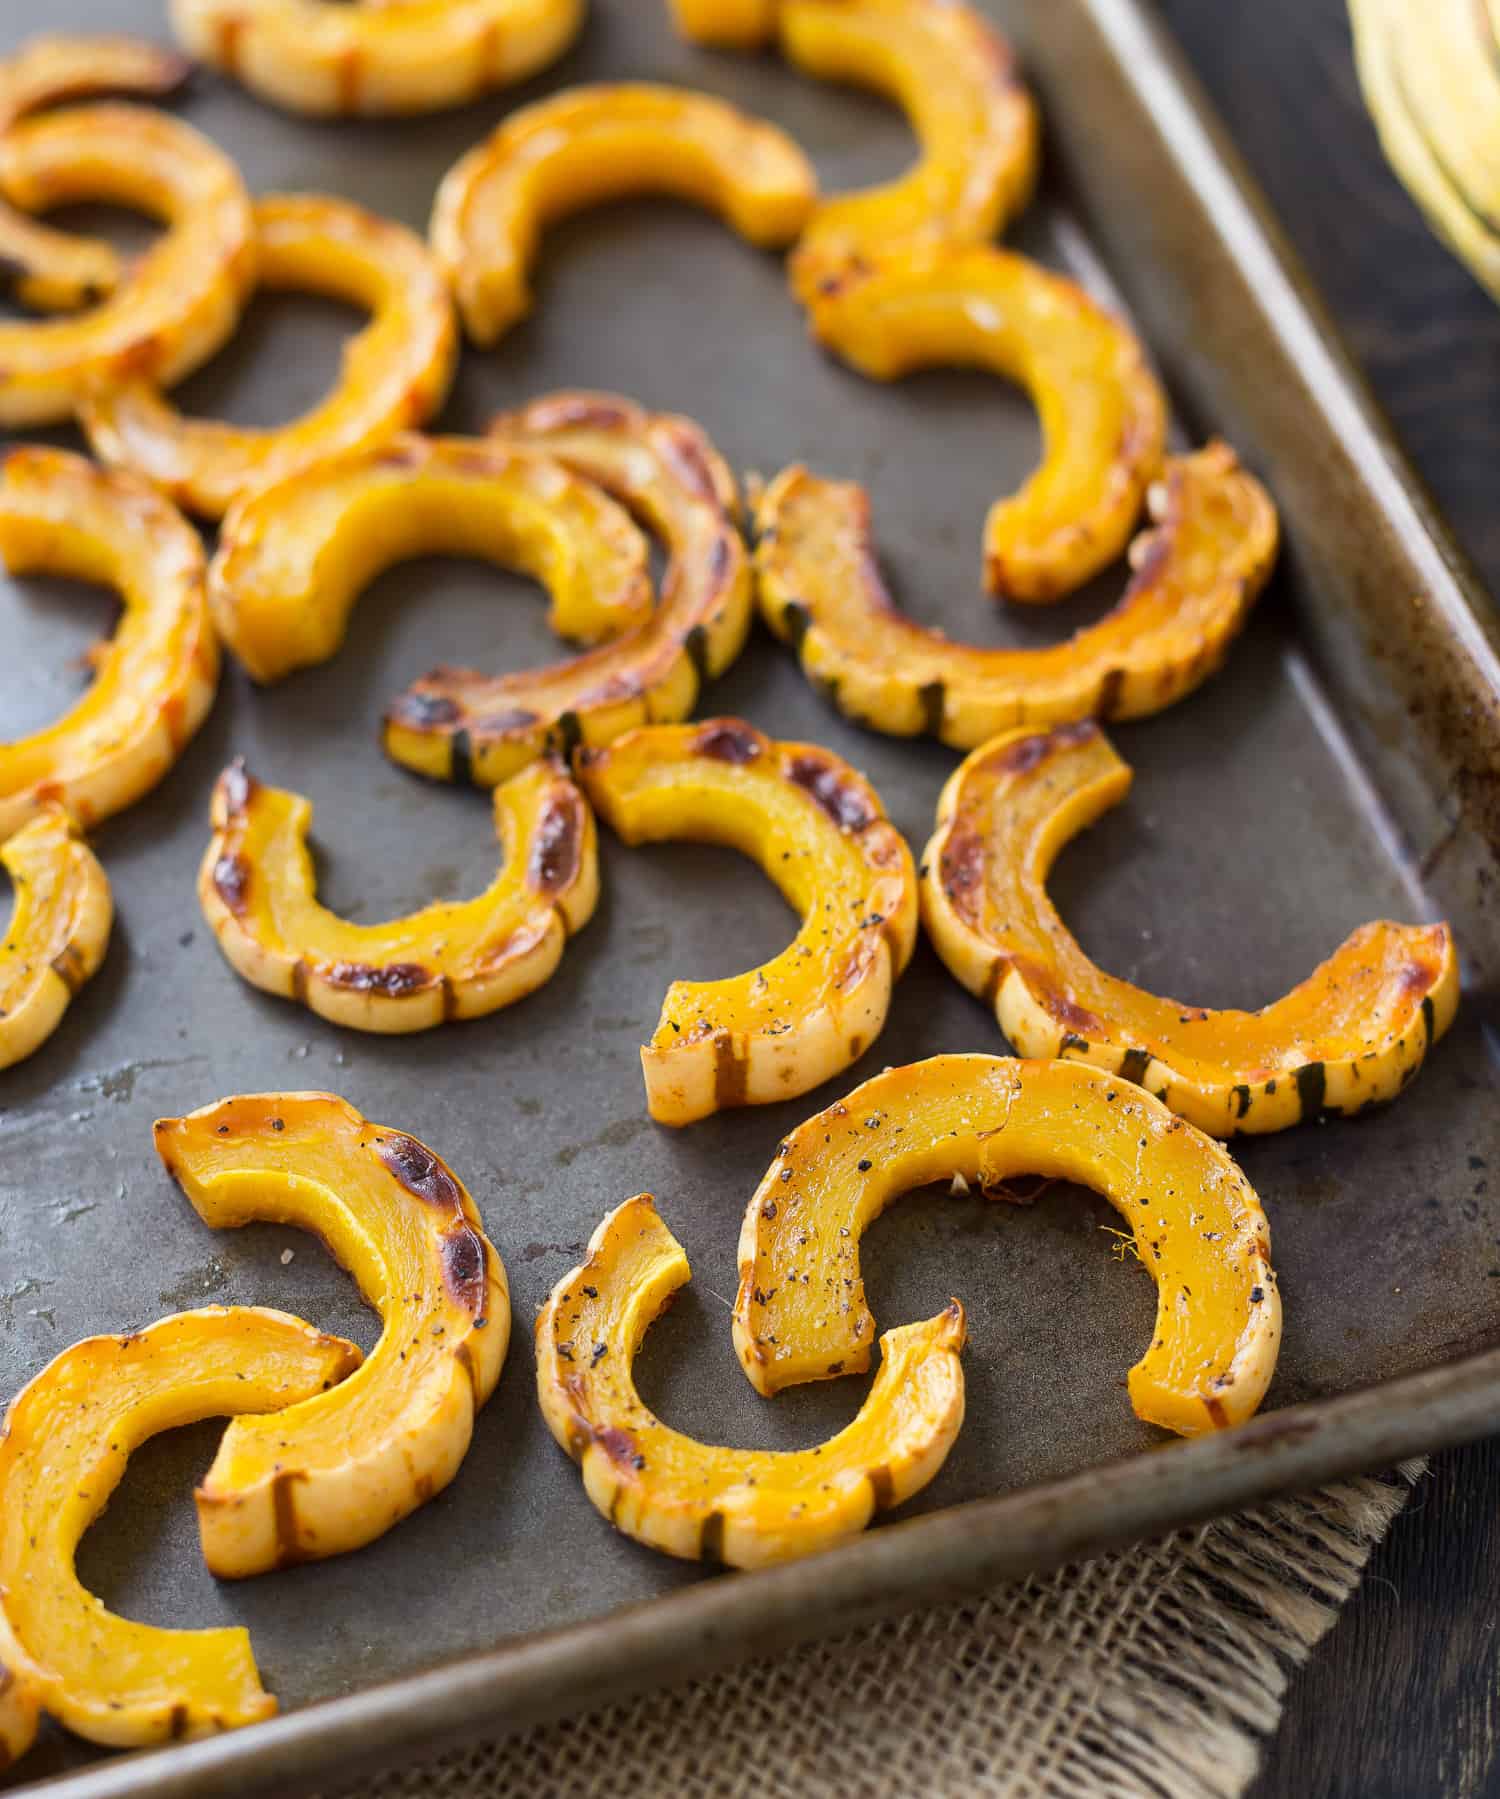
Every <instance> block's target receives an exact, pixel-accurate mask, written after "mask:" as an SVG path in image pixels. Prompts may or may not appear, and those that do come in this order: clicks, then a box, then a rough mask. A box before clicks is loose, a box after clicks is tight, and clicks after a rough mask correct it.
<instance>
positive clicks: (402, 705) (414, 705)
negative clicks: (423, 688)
mask: <svg viewBox="0 0 1500 1799" xmlns="http://www.w3.org/2000/svg"><path fill="white" fill-rule="evenodd" d="M385 716H386V722H387V723H388V724H393V725H405V726H406V727H407V728H408V729H409V730H412V731H436V730H442V729H444V728H445V727H447V726H449V725H455V724H457V723H458V721H459V719H460V718H462V717H463V711H462V708H461V707H460V706H459V704H458V702H457V700H452V699H449V697H448V695H447V694H445V693H414V692H408V693H403V694H398V695H397V697H396V698H395V699H394V700H392V701H391V703H390V705H389V706H388V707H387V708H386V713H385Z"/></svg>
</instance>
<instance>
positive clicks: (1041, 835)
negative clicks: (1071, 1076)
mask: <svg viewBox="0 0 1500 1799" xmlns="http://www.w3.org/2000/svg"><path fill="white" fill-rule="evenodd" d="M1130 779H1131V774H1130V769H1129V768H1128V766H1127V765H1126V764H1125V763H1124V762H1122V761H1121V760H1120V758H1119V757H1118V756H1117V755H1116V754H1115V752H1114V750H1113V749H1112V748H1111V747H1110V744H1109V742H1108V740H1107V739H1106V738H1105V736H1104V734H1103V732H1102V731H1100V729H1099V727H1098V726H1097V725H1095V724H1089V723H1085V724H1076V725H1069V726H1065V727H1062V728H1060V729H1058V730H1055V731H1052V732H1050V733H1046V734H1037V733H1033V732H1027V731H1024V730H1023V731H1014V732H1010V733H1008V734H1006V735H1004V736H1001V737H997V738H996V739H995V740H994V742H993V743H989V744H986V745H985V746H984V748H983V749H979V750H976V751H975V752H974V754H973V755H971V756H970V757H969V758H968V760H967V761H965V762H964V763H963V764H962V765H961V766H960V767H959V768H958V769H957V770H956V771H955V773H954V774H953V776H952V778H951V779H950V780H949V782H948V784H947V786H946V787H945V788H944V789H943V793H942V797H941V798H940V800H939V802H938V827H937V831H936V834H935V835H934V836H933V838H932V841H931V842H930V843H929V844H928V846H927V849H926V852H925V854H924V856H923V861H922V870H923V872H922V918H923V922H924V923H925V925H926V927H927V934H928V936H929V937H930V938H931V939H932V942H933V946H934V948H935V949H936V950H937V952H938V954H939V955H940V956H941V957H942V959H943V961H944V962H945V963H947V965H948V967H949V969H950V970H951V971H952V973H953V974H954V975H955V976H957V978H958V979H959V980H960V981H961V982H962V983H963V985H964V986H965V987H967V988H968V989H969V991H970V992H971V993H976V994H979V995H980V996H981V997H983V999H984V1000H985V1001H986V1003H987V1004H989V1005H992V1006H993V1007H994V1008H995V1016H996V1017H997V1019H998V1020H999V1023H1000V1028H1001V1030H1002V1031H1003V1032H1004V1033H1005V1035H1006V1037H1007V1038H1008V1039H1009V1040H1010V1042H1011V1043H1013V1044H1014V1045H1015V1046H1016V1048H1017V1049H1019V1050H1020V1051H1021V1052H1022V1053H1023V1054H1024V1055H1030V1056H1053V1055H1060V1056H1067V1057H1077V1058H1079V1059H1080V1060H1082V1061H1086V1062H1091V1063H1094V1064H1095V1065H1097V1066H1098V1067H1101V1068H1104V1069H1107V1070H1108V1071H1109V1072H1110V1073H1111V1074H1114V1075H1118V1076H1120V1077H1121V1078H1122V1079H1125V1080H1128V1081H1136V1082H1138V1083H1139V1084H1140V1085H1141V1086H1143V1087H1146V1088H1148V1089H1149V1090H1150V1091H1151V1092H1152V1093H1153V1094H1155V1095H1156V1096H1157V1098H1159V1099H1161V1100H1164V1101H1165V1102H1166V1104H1167V1105H1168V1106H1169V1107H1170V1108H1171V1109H1172V1111H1174V1112H1176V1113H1179V1114H1180V1115H1181V1116H1182V1117H1184V1118H1187V1119H1190V1120H1191V1121H1192V1122H1193V1123H1194V1124H1195V1125H1197V1126H1198V1127H1199V1128H1200V1129H1202V1130H1205V1131H1208V1132H1210V1133H1211V1134H1212V1135H1214V1136H1216V1137H1231V1136H1234V1135H1235V1134H1236V1133H1237V1132H1241V1131H1247V1132H1248V1131H1279V1130H1283V1129H1285V1128H1286V1126H1288V1125H1293V1124H1296V1123H1298V1122H1299V1121H1300V1120H1302V1119H1304V1118H1315V1117H1317V1115H1318V1114H1319V1113H1321V1112H1358V1111H1361V1110H1362V1109H1363V1108H1364V1107H1365V1106H1367V1105H1370V1104H1373V1103H1375V1102H1377V1101H1381V1100H1388V1099H1394V1098H1395V1096H1396V1095H1397V1094H1398V1093H1399V1092H1400V1091H1401V1090H1402V1088H1403V1087H1405V1085H1406V1083H1407V1082H1408V1081H1409V1080H1410V1079H1411V1078H1412V1076H1413V1075H1414V1074H1415V1073H1416V1072H1417V1069H1418V1068H1419V1067H1420V1066H1421V1064H1422V1061H1423V1058H1424V1057H1425V1056H1426V1054H1427V1050H1428V1048H1429V1047H1430V1045H1431V1044H1432V1043H1433V1042H1434V1041H1435V1040H1436V1039H1437V1038H1438V1037H1440V1036H1441V1035H1442V1033H1443V1032H1444V1031H1446V1030H1447V1028H1448V1026H1449V1025H1450V1024H1451V1023H1452V1021H1453V1015H1454V1012H1455V1011H1456V1010H1457V1007H1458V987H1459V979H1458V958H1457V955H1456V953H1455V951H1454V947H1453V938H1452V935H1451V933H1450V931H1449V929H1448V927H1447V925H1443V924H1438V925H1398V924H1391V923H1389V922H1386V921H1383V920H1382V921H1381V922H1379V923H1376V924H1367V925H1363V926H1361V927H1360V929H1359V930H1357V931H1355V932H1354V933H1353V934H1352V935H1351V936H1350V937H1349V938H1347V939H1346V940H1345V942H1344V943H1343V944H1342V945H1341V946H1340V947H1339V948H1338V949H1337V950H1335V951H1334V953H1333V955H1332V956H1330V957H1329V959H1328V960H1327V961H1326V962H1324V963H1323V965H1322V966H1321V967H1320V968H1318V969H1316V970H1315V971H1314V972H1313V973H1312V974H1311V975H1309V976H1308V978H1307V979H1306V980H1305V981H1303V982H1302V983H1301V985H1300V986H1297V987H1294V988H1293V989H1292V991H1291V992H1290V993H1288V994H1287V995H1286V996H1285V997H1284V998H1282V999H1279V1000H1276V1001H1275V1002H1274V1003H1273V1004H1271V1005H1267V1006H1263V1007H1262V1008H1261V1009H1260V1010H1259V1011H1257V1012H1238V1011H1224V1012H1214V1011H1209V1010H1207V1009H1206V1008H1204V1007H1201V1006H1189V1005H1183V1004H1182V1003H1181V1002H1180V1001H1178V1000H1174V999H1162V998H1158V997H1157V996H1156V995H1154V994H1150V993H1143V992H1142V991H1141V990H1140V988H1138V987H1132V986H1131V985H1130V984H1129V982H1127V981H1122V980H1117V979H1116V978H1115V977H1114V976H1113V975H1109V974H1105V973H1104V972H1103V970H1101V969H1099V968H1096V967H1095V966H1094V964H1093V963H1092V962H1091V961H1090V960H1089V959H1088V957H1087V956H1086V955H1085V954H1084V953H1083V951H1082V949H1081V948H1080V947H1079V945H1078V943H1077V942H1076V940H1075V939H1074V938H1073V937H1072V935H1071V934H1070V933H1069V931H1068V930H1067V928H1066V926H1065V925H1064V924H1063V922H1062V920H1061V919H1060V918H1059V917H1058V916H1057V913H1056V912H1055V911H1054V909H1053V906H1052V902H1051V901H1050V900H1049V899H1048V897H1047V886H1046V883H1047V875H1048V872H1049V870H1050V869H1051V866H1052V863H1053V862H1054V860H1055V859H1056V857H1057V855H1058V853H1059V851H1060V850H1061V849H1062V847H1063V845H1064V844H1066V843H1067V842H1068V841H1069V839H1070V838H1072V837H1074V836H1076V835H1077V833H1078V832H1079V831H1081V830H1083V829H1085V828H1086V827H1087V826H1088V825H1090V824H1092V823H1093V822H1094V820H1095V819H1096V818H1098V817H1099V815H1100V814H1101V813H1103V812H1106V811H1108V809H1109V808H1110V807H1111V806H1114V805H1117V804H1118V803H1119V802H1120V801H1121V800H1122V799H1123V798H1124V797H1125V795H1126V793H1127V792H1128V791H1129V788H1130Z"/></svg>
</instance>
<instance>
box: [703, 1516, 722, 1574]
mask: <svg viewBox="0 0 1500 1799" xmlns="http://www.w3.org/2000/svg"><path fill="white" fill-rule="evenodd" d="M698 1560H699V1561H700V1562H718V1563H719V1564H720V1565H721V1566H722V1565H723V1561H724V1514H723V1513H722V1512H710V1513H709V1514H708V1516H707V1517H706V1518H705V1519H704V1520H703V1534H702V1536H701V1537H700V1538H699V1539H698Z"/></svg>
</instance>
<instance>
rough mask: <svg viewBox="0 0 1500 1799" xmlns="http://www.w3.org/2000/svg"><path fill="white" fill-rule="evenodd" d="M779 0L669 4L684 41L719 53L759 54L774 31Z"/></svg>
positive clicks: (691, 0) (677, 1)
mask: <svg viewBox="0 0 1500 1799" xmlns="http://www.w3.org/2000/svg"><path fill="white" fill-rule="evenodd" d="M781 4H782V0H671V6H672V18H673V21H674V22H675V24H676V26H677V29H678V31H679V32H680V33H681V34H682V36H683V37H685V38H687V39H688V40H689V41H690V42H691V43H694V44H711V45H713V46H714V47H715V48H716V49H720V50H758V49H759V48H760V46H761V45H762V44H764V43H765V42H766V41H767V40H768V39H769V38H770V37H771V36H772V35H773V33H774V32H775V30H776V14H777V11H778V9H779V7H780V6H781Z"/></svg>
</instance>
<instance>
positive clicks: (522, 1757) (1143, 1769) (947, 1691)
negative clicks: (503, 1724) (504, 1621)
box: [340, 1464, 1420, 1799]
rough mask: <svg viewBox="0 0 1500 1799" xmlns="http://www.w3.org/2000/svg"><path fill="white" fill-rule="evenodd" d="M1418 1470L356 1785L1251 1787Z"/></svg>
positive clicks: (783, 1790) (393, 1797)
mask: <svg viewBox="0 0 1500 1799" xmlns="http://www.w3.org/2000/svg"><path fill="white" fill-rule="evenodd" d="M1419 1472H1420V1464H1414V1465H1410V1466H1408V1467H1406V1468H1404V1469H1402V1470H1401V1471H1400V1472H1399V1473H1398V1474H1397V1475H1395V1476H1392V1477H1391V1478H1390V1479H1388V1480H1376V1479H1369V1480H1357V1481H1349V1482H1346V1483H1344V1484H1342V1485H1339V1486H1335V1487H1329V1488H1328V1489H1326V1490H1325V1491H1323V1492H1321V1493H1317V1494H1314V1495H1312V1496H1311V1497H1308V1498H1302V1499H1295V1500H1284V1501H1281V1502H1280V1503H1277V1504H1273V1505H1267V1506H1265V1507H1262V1508H1261V1509H1259V1510H1257V1511H1253V1512H1249V1513H1245V1514H1243V1515H1241V1516H1239V1517H1236V1518H1231V1519H1225V1520H1221V1521H1219V1522H1217V1523H1214V1524H1209V1525H1205V1526H1201V1527H1199V1528H1197V1529H1193V1530H1182V1531H1178V1532H1176V1533H1175V1534H1174V1535H1172V1536H1170V1537H1167V1538H1165V1539H1164V1540H1162V1541H1160V1542H1156V1543H1150V1544H1145V1545H1142V1546H1141V1547H1140V1548H1137V1549H1132V1550H1129V1551H1126V1552H1124V1553H1122V1554H1119V1555H1112V1556H1107V1557H1103V1558H1101V1559H1099V1560H1097V1561H1092V1562H1085V1563H1082V1564H1080V1565H1078V1566H1076V1567H1072V1568H1065V1569H1063V1570H1061V1571H1060V1572H1059V1573H1056V1574H1051V1575H1047V1576H1044V1577H1036V1578H1033V1579H1030V1580H1027V1581H1024V1582H1021V1583H1019V1584H1016V1585H1011V1586H1006V1587H1001V1588H998V1589H996V1590H995V1591H994V1592H991V1593H987V1594H985V1595H984V1596H983V1597H982V1598H979V1599H975V1600H970V1601H968V1602H966V1603H963V1604H959V1605H944V1606H938V1607H934V1608H932V1609H929V1610H926V1611H918V1612H912V1613H910V1614H909V1615H908V1616H906V1617H904V1618H901V1619H899V1620H897V1621H896V1622H894V1623H889V1624H880V1625H874V1626H871V1627H869V1628H867V1629H864V1630H859V1631H855V1632H853V1633H852V1634H850V1635H847V1636H843V1637H836V1638H833V1639H830V1640H829V1641H827V1642H824V1643H818V1644H814V1645H812V1646H810V1647H808V1648H804V1649H799V1650H795V1651H793V1652H791V1653H790V1654H787V1655H783V1656H780V1657H777V1658H776V1659H774V1660H770V1661H762V1662H755V1663H750V1664H747V1665H746V1666H745V1667H743V1668H740V1669H737V1670H735V1671H733V1672H731V1673H728V1674H722V1675H717V1676H715V1677H713V1678H711V1679H706V1680H702V1681H698V1682H695V1683H694V1684H692V1685H688V1686H681V1687H676V1688H673V1689H671V1690H669V1691H665V1692H659V1693H653V1694H650V1695H648V1696H646V1697H644V1698H641V1699H636V1700H633V1701H630V1702H628V1703H626V1704H622V1705H614V1706H610V1707H607V1708H605V1709H603V1710H597V1711H593V1712H586V1713H585V1714H583V1715H582V1716H581V1717H578V1718H574V1719H571V1720H569V1721H568V1722H566V1723H562V1724H552V1725H548V1726H546V1727H544V1728H540V1729H536V1730H531V1731H528V1732H526V1733H524V1734H523V1735H519V1736H512V1737H508V1738H500V1739H498V1740H496V1741H494V1742H490V1743H484V1744H481V1745H480V1746H479V1747H478V1748H475V1749H469V1750H461V1751H457V1752H455V1753H452V1754H449V1755H445V1756H442V1757H439V1758H438V1759H437V1760H435V1761H430V1762H426V1763H424V1764H422V1765H420V1766H418V1767H416V1768H412V1769H408V1770H404V1771H398V1772H395V1773H391V1774H388V1775H385V1776H384V1777H382V1778H380V1779H377V1780H374V1781H365V1782H362V1783H361V1784H360V1786H358V1787H357V1788H353V1789H350V1791H349V1792H348V1793H347V1794H346V1795H341V1796H340V1799H354V1794H355V1793H358V1794H359V1795H360V1796H361V1799H501V1796H504V1799H511V1796H512V1795H514V1796H515V1799H521V1796H522V1795H525V1799H562V1796H564V1795H566V1796H567V1799H573V1796H574V1795H577V1796H578V1799H584V1796H585V1795H592V1794H599V1795H601V1799H602V1796H604V1795H608V1799H618V1796H619V1795H620V1794H622V1793H648V1794H655V1793H663V1794H671V1795H673V1796H674V1799H676V1796H678V1795H680V1796H681V1799H721V1796H723V1799H728V1796H729V1795H738V1794H751V1793H753V1794H754V1795H755V1799H821V1796H823V1795H827V1796H828V1799H835V1796H837V1799H855V1796H860V1799H863V1796H865V1795H891V1796H892V1799H896V1796H901V1799H906V1796H908V1795H916V1794H921V1795H928V1794H933V1795H946V1794H962V1795H965V1799H968V1796H969V1795H976V1796H979V1799H987V1796H988V1795H998V1794H1004V1795H1006V1796H1007V1799H1010V1796H1012V1795H1015V1796H1018V1799H1092V1796H1093V1795H1100V1796H1102V1795H1110V1799H1115V1796H1123V1795H1127V1794H1143V1795H1144V1794H1149V1795H1151V1796H1152V1799H1161V1796H1162V1795H1169V1796H1170V1799H1178V1796H1181V1799H1232V1796H1233V1795H1237V1794H1239V1793H1241V1792H1243V1790H1244V1788H1245V1787H1246V1785H1247V1784H1248V1783H1249V1781H1250V1780H1251V1779H1252V1777H1253V1776H1254V1773H1255V1770H1256V1765H1257V1762H1258V1758H1259V1754H1260V1743H1261V1741H1262V1740H1263V1739H1264V1737H1265V1736H1266V1734H1267V1733H1268V1732H1269V1731H1271V1730H1272V1729H1274V1727H1275V1724H1276V1721H1277V1718H1278V1717H1279V1715H1280V1711H1281V1699H1282V1694H1283V1692H1284V1691H1285V1688H1286V1683H1287V1679H1288V1676H1289V1675H1290V1673H1291V1672H1292V1671H1293V1670H1294V1669H1295V1668H1296V1667H1297V1666H1298V1665H1299V1664H1300V1663H1302V1662H1303V1661H1305V1660H1306V1659H1307V1656H1308V1654H1309V1653H1310V1651H1311V1649H1312V1647H1313V1645H1314V1644H1315V1643H1316V1642H1317V1640H1318V1638H1319V1637H1321V1636H1322V1635H1323V1633H1324V1632H1325V1631H1326V1630H1327V1629H1328V1628H1329V1626H1330V1625H1331V1624H1332V1623H1333V1621H1334V1618H1335V1617H1336V1615H1337V1613H1338V1608H1339V1607H1340V1605H1342V1603H1343V1602H1344V1600H1345V1599H1347V1598H1348V1597H1349V1595H1350V1594H1351V1593H1352V1592H1353V1591H1354V1589H1355V1587H1356V1586H1357V1585H1358V1584H1359V1579H1360V1574H1361V1572H1362V1570H1363V1568H1364V1565H1365V1563H1366V1561H1367V1560H1368V1559H1369V1555H1370V1551H1371V1550H1372V1549H1373V1548H1374V1546H1375V1544H1376V1543H1377V1542H1378V1541H1379V1540H1380V1538H1381V1537H1382V1536H1383V1535H1384V1534H1385V1531H1386V1529H1387V1528H1388V1526H1389V1525H1390V1523H1391V1521H1392V1519H1393V1518H1394V1517H1395V1515H1396V1513H1397V1512H1398V1511H1399V1510H1400V1509H1401V1507H1402V1505H1403V1504H1404V1503H1405V1500H1406V1495H1407V1492H1408V1490H1409V1483H1410V1482H1411V1481H1412V1480H1413V1479H1415V1478H1416V1476H1417V1474H1418V1473H1419Z"/></svg>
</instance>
